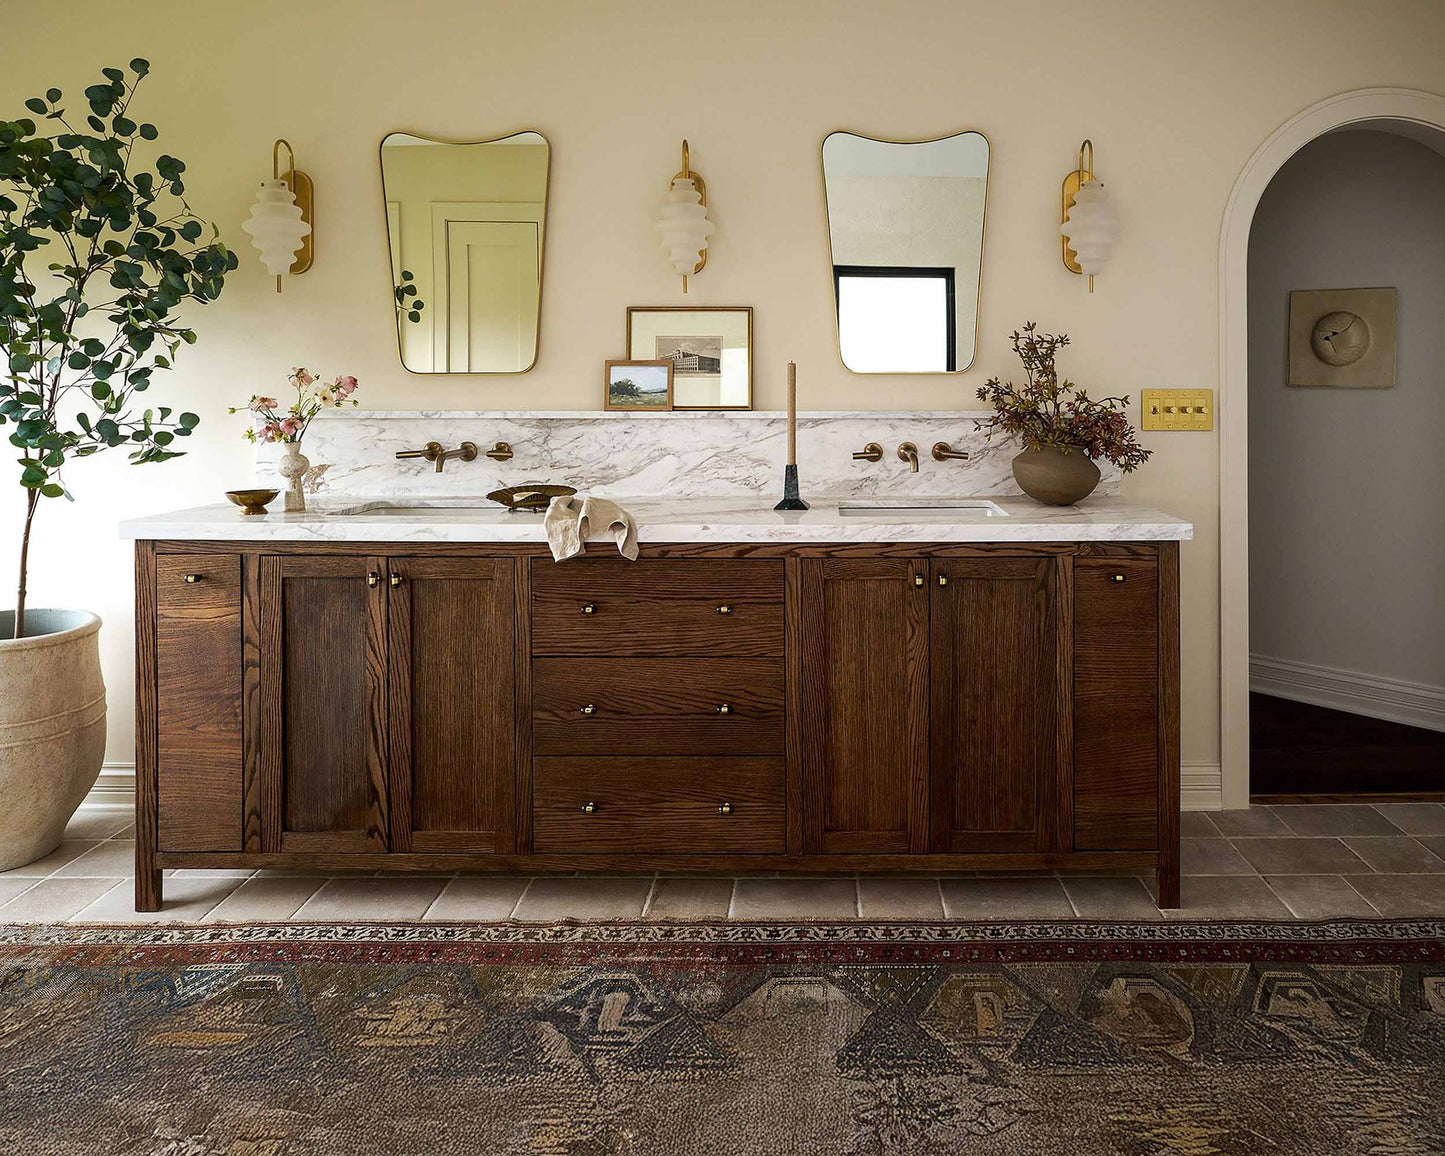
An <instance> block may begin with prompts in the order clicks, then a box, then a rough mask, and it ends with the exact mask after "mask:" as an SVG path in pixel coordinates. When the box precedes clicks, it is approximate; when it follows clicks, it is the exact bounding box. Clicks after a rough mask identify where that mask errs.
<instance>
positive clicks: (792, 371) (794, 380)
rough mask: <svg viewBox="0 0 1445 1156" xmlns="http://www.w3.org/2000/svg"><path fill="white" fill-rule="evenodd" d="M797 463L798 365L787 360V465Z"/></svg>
mask: <svg viewBox="0 0 1445 1156" xmlns="http://www.w3.org/2000/svg"><path fill="white" fill-rule="evenodd" d="M797 464H798V366H797V364H796V363H794V362H791V361H790V362H788V465H790V466H796V465H797Z"/></svg>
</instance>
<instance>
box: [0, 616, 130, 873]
mask: <svg viewBox="0 0 1445 1156" xmlns="http://www.w3.org/2000/svg"><path fill="white" fill-rule="evenodd" d="M14 633H15V612H14V611H13V610H6V611H3V612H0V801H3V805H0V871H4V870H8V869H9V868H11V867H19V866H21V865H22V864H25V863H30V862H33V861H34V860H36V859H40V858H43V857H44V856H46V855H48V854H50V852H52V851H54V850H55V848H56V847H58V846H59V845H60V837H61V835H62V834H63V833H64V831H65V825H66V823H68V822H69V821H70V817H71V816H72V815H73V814H75V809H76V807H78V806H80V803H81V800H82V799H84V798H85V796H86V794H87V793H88V792H89V791H90V789H91V787H93V786H95V780H96V779H97V778H99V777H100V765H101V762H102V761H103V760H104V758H105V683H104V682H103V681H102V680H101V675H100V643H99V637H100V619H99V618H98V617H96V616H95V615H94V614H91V613H88V612H87V611H84V610H27V611H26V612H25V637H24V638H12V637H11V635H12V634H14Z"/></svg>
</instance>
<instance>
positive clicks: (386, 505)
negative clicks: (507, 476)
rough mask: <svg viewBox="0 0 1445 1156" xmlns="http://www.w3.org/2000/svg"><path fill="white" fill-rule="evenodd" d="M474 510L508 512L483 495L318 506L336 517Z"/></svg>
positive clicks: (418, 515) (420, 514)
mask: <svg viewBox="0 0 1445 1156" xmlns="http://www.w3.org/2000/svg"><path fill="white" fill-rule="evenodd" d="M472 510H492V511H495V512H497V513H506V512H507V509H506V507H505V506H502V505H498V504H497V503H496V502H488V501H486V500H485V499H482V498H432V499H429V500H427V499H422V500H416V499H407V498H397V499H395V500H393V501H380V502H358V503H357V504H356V505H354V506H338V507H336V508H335V509H331V510H326V509H323V510H319V511H318V513H321V514H326V515H329V516H330V517H333V518H352V517H356V516H357V515H359V514H365V515H367V516H368V517H372V518H416V517H422V516H425V515H427V514H450V513H465V512H468V511H472Z"/></svg>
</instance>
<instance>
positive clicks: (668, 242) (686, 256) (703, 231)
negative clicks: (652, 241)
mask: <svg viewBox="0 0 1445 1156" xmlns="http://www.w3.org/2000/svg"><path fill="white" fill-rule="evenodd" d="M656 228H657V231H658V232H659V233H660V234H661V235H662V247H663V249H665V250H666V251H667V260H668V264H670V265H671V266H672V269H673V272H675V273H677V274H678V275H679V276H680V277H683V278H684V279H686V278H687V277H688V276H690V275H691V274H693V273H696V272H697V271H698V270H699V269H700V268H702V263H703V256H704V254H705V253H706V251H707V239H708V238H709V237H710V236H712V232H713V224H712V222H711V221H709V220H708V219H707V208H706V206H704V205H703V203H702V194H701V193H699V192H698V190H697V186H696V185H695V184H694V183H693V181H692V179H691V178H690V177H680V178H678V179H677V180H675V181H673V183H672V187H671V188H670V189H669V190H668V193H667V201H666V203H665V204H664V205H663V206H662V214H661V216H660V217H659V218H658V221H657V225H656ZM685 283H686V282H685V280H684V284H685Z"/></svg>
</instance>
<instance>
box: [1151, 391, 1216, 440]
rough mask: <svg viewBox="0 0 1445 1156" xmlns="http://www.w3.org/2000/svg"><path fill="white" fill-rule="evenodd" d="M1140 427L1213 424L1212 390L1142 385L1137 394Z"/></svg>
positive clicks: (1203, 426)
mask: <svg viewBox="0 0 1445 1156" xmlns="http://www.w3.org/2000/svg"><path fill="white" fill-rule="evenodd" d="M1139 401H1140V407H1141V409H1142V410H1143V414H1144V421H1143V423H1142V425H1143V428H1144V429H1176V430H1182V429H1188V430H1209V429H1213V428H1214V390H1212V389H1146V390H1144V391H1143V392H1142V393H1141V394H1140V395H1139Z"/></svg>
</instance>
